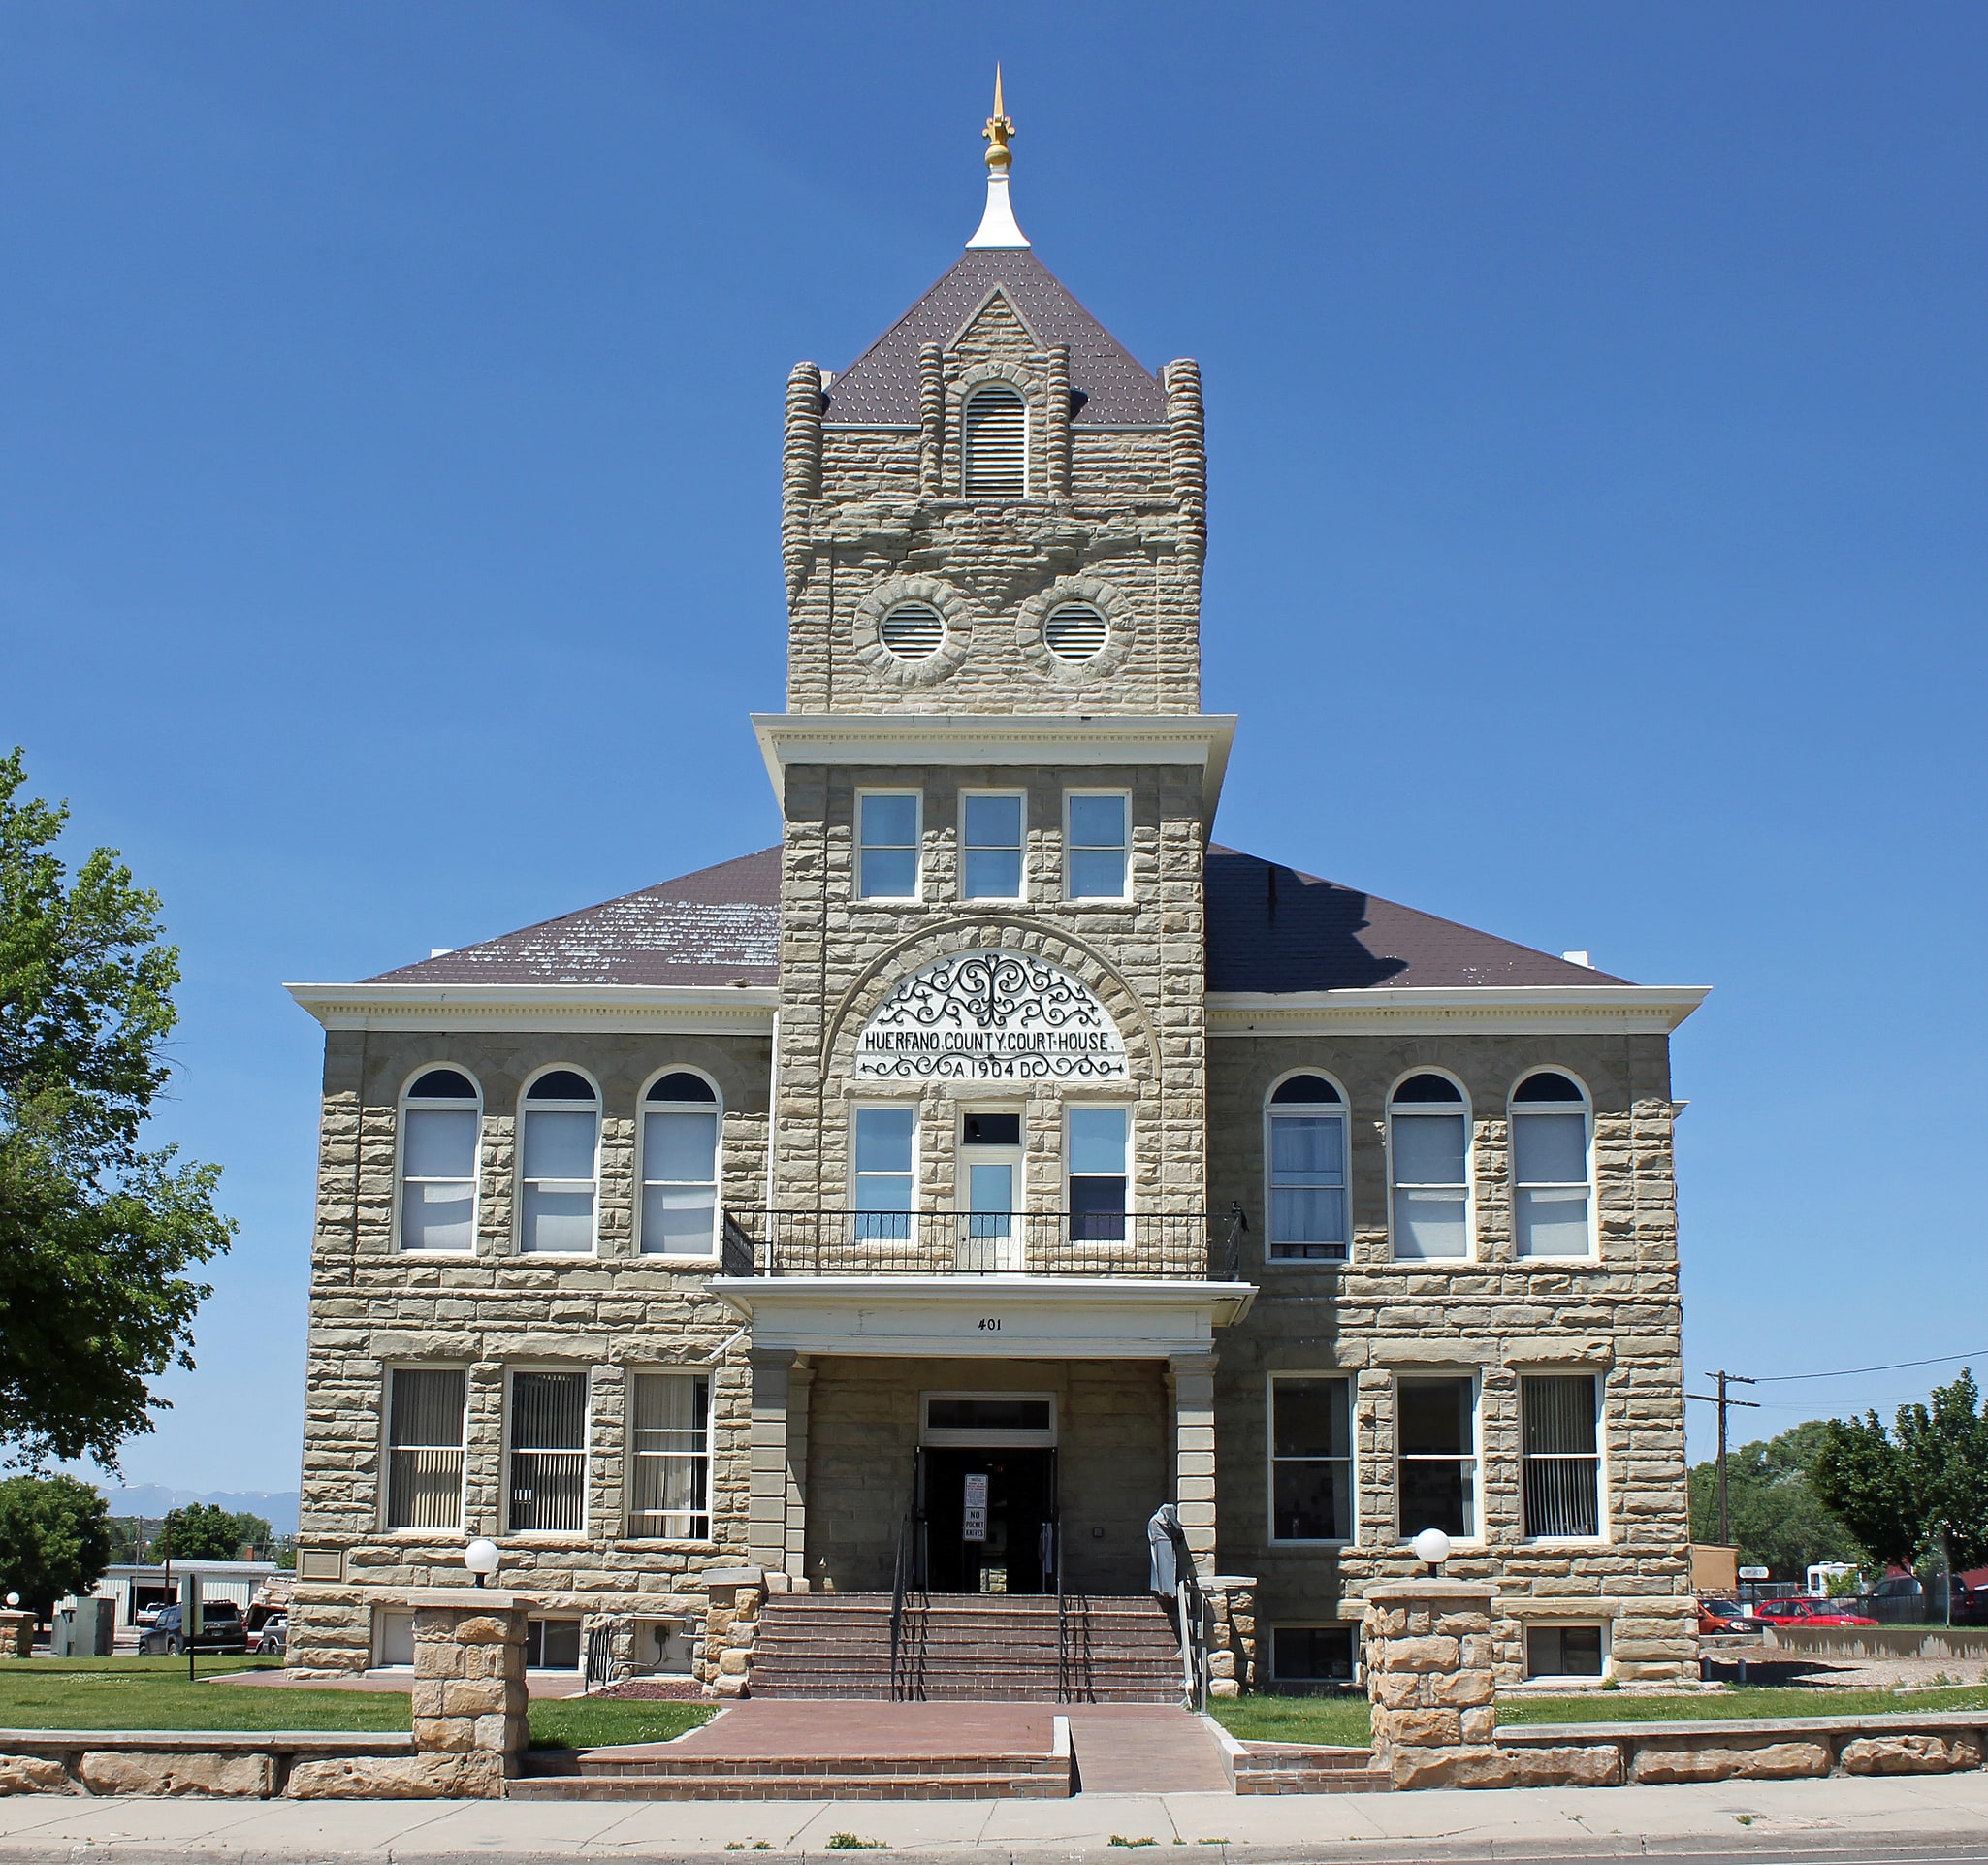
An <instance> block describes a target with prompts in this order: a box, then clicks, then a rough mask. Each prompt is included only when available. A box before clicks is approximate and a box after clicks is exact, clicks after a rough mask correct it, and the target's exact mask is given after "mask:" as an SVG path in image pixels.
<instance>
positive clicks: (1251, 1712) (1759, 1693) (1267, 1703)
mask: <svg viewBox="0 0 1988 1865" xmlns="http://www.w3.org/2000/svg"><path fill="white" fill-rule="evenodd" d="M1209 1707H1210V1708H1211V1709H1212V1710H1213V1712H1214V1715H1215V1718H1216V1720H1218V1721H1219V1722H1220V1723H1221V1724H1222V1726H1223V1727H1224V1728H1225V1729H1227V1730H1228V1731H1229V1732H1230V1734H1232V1735H1234V1736H1235V1737H1236V1738H1238V1739H1239V1740H1240V1741H1243V1742H1315V1743H1320V1744H1323V1745H1325V1746H1327V1747H1338V1748H1359V1747H1362V1746H1363V1745H1364V1744H1365V1742H1366V1740H1367V1720H1366V1699H1365V1698H1364V1697H1359V1696H1245V1697H1232V1698H1229V1699H1227V1700H1222V1699H1218V1700H1217V1701H1216V1702H1214V1703H1213V1704H1211V1705H1210V1706H1209ZM1980 1709H1988V1687H1984V1686H1981V1685H1972V1686H1970V1687H1968V1688H1960V1689H1951V1690H1911V1691H1908V1692H1903V1693H1901V1692H1897V1691H1892V1690H1797V1689H1788V1688H1763V1687H1760V1686H1755V1687H1753V1688H1746V1689H1725V1690H1713V1691H1707V1692H1705V1693H1703V1694H1699V1693H1693V1694H1691V1695H1689V1696H1631V1695H1629V1694H1628V1693H1627V1692H1626V1691H1622V1690H1597V1691H1593V1692H1591V1693H1588V1694H1584V1695H1581V1696H1533V1697H1507V1698H1506V1699H1505V1700H1504V1701H1503V1702H1501V1703H1500V1704H1499V1705H1498V1720H1499V1722H1501V1723H1503V1724H1505V1725H1507V1726H1516V1725H1520V1724H1523V1723H1528V1722H1715V1721H1731V1720H1735V1719H1743V1718H1749V1717H1786V1716H1894V1715H1907V1716H1909V1715H1911V1714H1913V1713H1914V1712H1921V1713H1923V1712H1925V1711H1928V1710H1980Z"/></svg>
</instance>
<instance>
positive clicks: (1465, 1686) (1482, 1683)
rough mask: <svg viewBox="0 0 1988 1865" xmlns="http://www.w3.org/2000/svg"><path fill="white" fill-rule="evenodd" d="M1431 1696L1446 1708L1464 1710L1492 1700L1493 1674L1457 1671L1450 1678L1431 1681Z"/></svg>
mask: <svg viewBox="0 0 1988 1865" xmlns="http://www.w3.org/2000/svg"><path fill="white" fill-rule="evenodd" d="M1429 1695H1430V1697H1431V1698H1432V1699H1433V1700H1434V1701H1435V1702H1437V1703H1439V1704H1441V1705H1443V1706H1444V1707H1445V1708H1448V1709H1453V1710H1464V1709H1469V1708H1471V1707H1473V1706H1474V1705H1476V1704H1479V1703H1489V1702H1490V1701H1491V1695H1492V1687H1491V1673H1490V1672H1489V1671H1456V1672H1453V1673H1452V1674H1451V1675H1450V1676H1448V1677H1435V1678H1431V1679H1430V1680H1429Z"/></svg>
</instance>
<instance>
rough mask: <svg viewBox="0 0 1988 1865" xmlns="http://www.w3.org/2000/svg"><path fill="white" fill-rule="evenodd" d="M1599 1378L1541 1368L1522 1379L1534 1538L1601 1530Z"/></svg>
mask: <svg viewBox="0 0 1988 1865" xmlns="http://www.w3.org/2000/svg"><path fill="white" fill-rule="evenodd" d="M1599 1409H1600V1406H1599V1382H1598V1381H1597V1380H1596V1379H1595V1377H1594V1375H1593V1374H1592V1373H1543V1374H1540V1375H1538V1376H1536V1377H1528V1378H1522V1379H1521V1380H1520V1382H1519V1416H1520V1425H1521V1430H1522V1431H1523V1433H1524V1465H1525V1483H1524V1489H1525V1532H1526V1533H1527V1534H1528V1535H1531V1536H1532V1537H1533V1538H1534V1539H1535V1540H1555V1539H1564V1538H1568V1537H1582V1538H1592V1537H1594V1536H1596V1535H1598V1534H1600V1533H1601V1441H1600V1431H1599V1425H1600V1419H1599V1417H1598V1415H1597V1414H1598V1412H1599Z"/></svg>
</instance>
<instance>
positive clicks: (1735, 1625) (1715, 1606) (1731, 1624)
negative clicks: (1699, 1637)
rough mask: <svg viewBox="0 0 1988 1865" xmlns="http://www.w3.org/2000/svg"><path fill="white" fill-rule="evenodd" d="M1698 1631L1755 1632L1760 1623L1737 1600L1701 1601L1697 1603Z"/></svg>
mask: <svg viewBox="0 0 1988 1865" xmlns="http://www.w3.org/2000/svg"><path fill="white" fill-rule="evenodd" d="M1698 1629H1699V1631H1700V1632H1702V1633H1717V1632H1757V1631H1758V1630H1759V1629H1760V1622H1759V1621H1758V1620H1757V1619H1755V1618H1753V1617H1752V1616H1751V1615H1750V1614H1749V1613H1748V1610H1747V1608H1746V1607H1744V1606H1742V1605H1741V1604H1740V1603H1739V1602H1738V1601H1737V1600H1733V1599H1701V1600H1700V1601H1699V1602H1698Z"/></svg>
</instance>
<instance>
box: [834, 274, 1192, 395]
mask: <svg viewBox="0 0 1988 1865" xmlns="http://www.w3.org/2000/svg"><path fill="white" fill-rule="evenodd" d="M997 285H998V286H999V287H1000V288H1001V290H1002V291H1003V292H1004V293H1006V294H1007V297H1008V302H1009V303H1010V305H1013V306H1014V308H1015V310H1016V311H1017V312H1018V313H1019V314H1020V316H1021V319H1022V321H1023V322H1024V323H1025V324H1027V325H1028V327H1029V329H1030V330H1032V331H1033V332H1034V333H1035V335H1036V340H1037V341H1038V342H1039V343H1041V344H1042V346H1043V347H1044V348H1051V347H1053V346H1055V345H1056V344H1059V343H1067V344H1068V345H1069V346H1070V386H1071V389H1072V390H1073V394H1072V397H1071V400H1072V402H1073V410H1072V414H1071V419H1072V420H1073V421H1074V422H1075V423H1076V424H1077V425H1078V426H1079V427H1087V426H1096V425H1099V424H1101V423H1103V424H1124V423H1144V422H1162V421H1165V420H1166V418H1167V397H1166V394H1165V392H1164V391H1163V390H1162V389H1161V387H1160V384H1159V383H1158V381H1157V380H1155V379H1154V377H1153V376H1152V375H1151V374H1150V373H1149V372H1148V371H1147V370H1145V369H1144V368H1143V367H1142V366H1141V365H1140V364H1139V363H1138V361H1137V360H1136V359H1135V358H1134V357H1133V355H1132V354H1131V352H1130V351H1128V350H1127V349H1126V348H1125V346H1124V345H1123V344H1122V343H1120V342H1119V340H1118V339H1117V338H1115V337H1113V336H1112V335H1111V333H1110V332H1109V331H1107V330H1106V328H1105V327H1104V325H1102V324H1101V323H1099V322H1098V320H1097V319H1096V318H1095V317H1093V316H1092V315H1091V314H1090V312H1089V311H1087V310H1085V309H1084V307H1083V306H1082V305H1079V304H1078V303H1077V302H1076V300H1075V299H1074V298H1073V297H1072V296H1071V295H1070V293H1069V291H1068V290H1067V289H1066V288H1065V287H1064V285H1063V283H1062V281H1061V280H1060V279H1058V278H1057V277H1056V275H1055V274H1054V273H1051V272H1050V270H1049V268H1048V267H1047V266H1045V265H1043V264H1042V261H1041V260H1040V259H1038V258H1037V257H1036V255H1035V254H1034V253H1032V252H1029V251H1027V250H1026V249H1024V248H1019V247H1017V248H1013V249H1008V248H1001V249H996V250H988V249H982V250H979V251H975V252H968V253H964V254H962V255H961V257H960V258H959V260H958V262H957V263H956V264H955V265H954V266H953V268H952V270H951V271H950V272H948V273H946V275H945V277H943V278H941V279H940V280H939V282H938V283H937V284H935V285H934V286H933V287H932V288H931V290H929V291H928V292H926V293H925V295H924V296H923V297H922V298H920V299H919V300H918V302H917V303H916V304H915V305H913V306H912V307H911V309H910V310H908V311H906V312H905V314H904V315H903V316H902V317H900V318H899V319H898V320H897V322H896V323H894V324H893V325H891V327H890V328H889V329H888V330H887V331H885V332H884V333H883V335H882V337H880V338H878V339H877V340H876V342H874V343H872V344H871V345H870V347H869V348H868V349H866V350H865V351H864V352H863V353H862V355H861V356H859V357H857V358H856V360H855V361H854V362H853V363H851V364H850V366H849V368H848V369H846V370H843V372H842V373H841V374H840V375H838V376H837V377H836V378H835V380H834V381H833V382H832V383H830V384H829V388H828V410H827V416H826V418H827V419H828V420H830V421H844V422H849V423H850V424H852V425H853V426H856V427H863V426H868V425H870V424H872V423H876V424H890V425H900V424H901V425H907V426H915V425H916V423H917V419H918V351H919V349H920V348H921V347H922V346H923V345H924V344H926V343H950V342H951V341H952V340H953V339H954V338H956V337H958V335H959V334H960V332H961V331H962V330H963V329H965V327H966V323H967V320H968V319H969V318H970V317H972V316H973V314H974V313H975V312H976V311H977V310H978V309H979V308H980V306H981V305H982V304H984V303H985V302H986V299H987V295H988V294H989V293H990V292H992V291H993V290H994V288H995V287H996V286H997Z"/></svg>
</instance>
